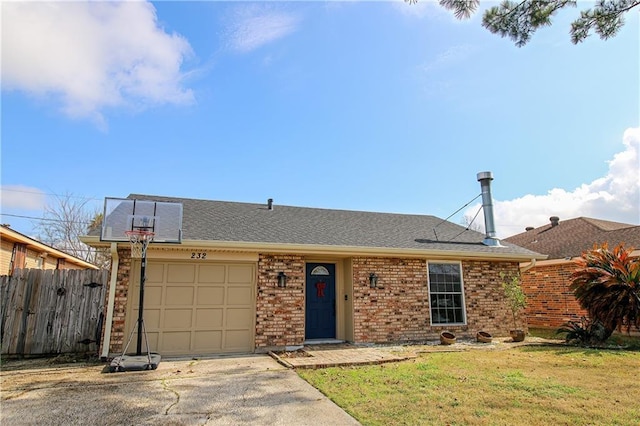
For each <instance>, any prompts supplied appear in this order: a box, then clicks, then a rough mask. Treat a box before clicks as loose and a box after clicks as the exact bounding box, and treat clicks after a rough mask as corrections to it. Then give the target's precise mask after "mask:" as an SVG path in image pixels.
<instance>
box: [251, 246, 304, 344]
mask: <svg viewBox="0 0 640 426" xmlns="http://www.w3.org/2000/svg"><path fill="white" fill-rule="evenodd" d="M304 267H305V261H304V258H303V257H302V256H298V255H279V254H261V255H260V256H259V260H258V283H257V284H258V288H257V297H256V334H255V345H256V351H257V352H264V351H266V350H269V349H279V348H286V347H288V346H301V345H302V344H303V343H304V323H305V314H304V281H305V274H304ZM280 271H282V272H284V273H285V274H286V275H287V286H286V287H285V288H280V287H278V272H280Z"/></svg>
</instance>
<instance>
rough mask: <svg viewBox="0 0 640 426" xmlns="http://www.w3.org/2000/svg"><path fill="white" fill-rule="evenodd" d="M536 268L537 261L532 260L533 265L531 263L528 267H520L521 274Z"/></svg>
mask: <svg viewBox="0 0 640 426" xmlns="http://www.w3.org/2000/svg"><path fill="white" fill-rule="evenodd" d="M534 266H536V259H531V263H529V264H528V265H526V266H521V267H520V273H523V272H527V271H528V270H529V269H531V268H533V267H534Z"/></svg>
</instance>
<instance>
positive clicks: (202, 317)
mask: <svg viewBox="0 0 640 426" xmlns="http://www.w3.org/2000/svg"><path fill="white" fill-rule="evenodd" d="M223 321H224V309H223V308H212V309H198V310H196V329H198V330H203V329H207V328H208V329H212V328H220V329H221V328H222V327H223V325H224V324H223Z"/></svg>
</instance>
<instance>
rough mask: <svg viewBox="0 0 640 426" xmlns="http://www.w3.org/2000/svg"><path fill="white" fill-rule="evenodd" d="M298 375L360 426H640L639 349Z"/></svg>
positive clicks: (475, 357)
mask: <svg viewBox="0 0 640 426" xmlns="http://www.w3.org/2000/svg"><path fill="white" fill-rule="evenodd" d="M298 373H299V374H300V376H301V377H303V378H304V379H305V380H307V381H308V382H309V383H311V384H312V385H313V386H315V387H316V388H318V389H320V391H322V392H323V393H324V394H325V395H327V396H328V397H329V398H330V399H332V400H333V401H334V402H336V403H337V404H338V405H339V406H341V407H342V408H344V409H345V410H346V411H347V412H349V413H350V414H351V415H352V416H353V417H355V418H356V419H358V420H359V421H360V422H361V423H362V424H364V425H633V426H638V425H639V424H640V352H638V351H629V350H627V351H621V350H596V349H583V348H574V347H562V346H557V347H554V346H549V347H544V346H543V347H540V346H536V347H533V346H523V347H520V348H510V349H507V350H500V351H492V350H471V351H464V352H444V353H442V352H441V353H437V352H433V353H425V354H422V355H421V356H420V357H418V358H417V359H415V360H412V361H405V362H400V363H391V364H381V365H376V366H363V367H349V368H327V369H318V370H300V371H299V372H298Z"/></svg>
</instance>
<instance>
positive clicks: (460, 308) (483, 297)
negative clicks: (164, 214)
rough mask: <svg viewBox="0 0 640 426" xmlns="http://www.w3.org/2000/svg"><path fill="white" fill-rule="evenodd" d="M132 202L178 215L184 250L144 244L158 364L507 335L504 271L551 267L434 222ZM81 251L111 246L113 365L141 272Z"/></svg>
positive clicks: (121, 254) (130, 325)
mask: <svg viewBox="0 0 640 426" xmlns="http://www.w3.org/2000/svg"><path fill="white" fill-rule="evenodd" d="M129 199H136V200H155V201H161V202H179V203H182V205H183V208H184V214H183V222H182V242H181V244H157V243H152V244H151V245H150V246H149V248H148V250H147V254H146V256H147V262H146V267H145V269H146V280H145V298H144V318H145V319H144V326H145V329H146V331H147V334H148V336H149V342H150V344H149V346H150V347H151V349H152V350H154V351H157V352H159V353H160V354H162V355H204V354H215V353H233V352H235V353H252V352H266V351H269V350H278V349H291V348H297V347H301V346H302V345H303V344H304V343H305V342H307V343H308V342H310V341H313V342H335V341H349V342H355V343H390V342H417V341H423V342H424V341H427V340H428V339H437V338H438V336H439V334H440V333H441V332H442V331H445V330H446V331H452V332H454V333H456V334H457V335H458V336H459V337H475V334H476V332H477V331H480V330H484V331H488V332H489V333H492V334H493V335H495V336H506V335H508V333H509V329H510V328H513V322H512V321H511V314H510V312H509V309H508V307H507V305H506V303H505V299H504V295H503V290H502V287H501V278H500V273H501V272H506V273H517V272H518V270H519V265H520V263H521V262H527V261H528V262H531V261H532V260H534V259H544V258H546V256H543V255H540V254H539V253H536V252H533V251H530V250H527V249H523V248H521V247H517V246H515V245H512V244H504V246H502V245H500V244H498V243H499V242H498V241H497V240H495V238H493V237H492V235H491V233H487V235H486V236H485V235H483V234H480V233H478V232H475V231H471V230H465V228H464V227H461V226H459V225H455V224H452V223H450V222H446V221H443V220H442V219H439V218H437V217H434V216H424V215H408V214H389V213H373V212H362V211H344V210H329V209H318V208H302V207H290V206H280V205H274V204H273V203H272V200H269V202H268V203H267V204H248V203H237V202H222V201H209V200H196V199H184V198H168V197H157V196H146V195H130V196H129ZM436 235H437V237H436ZM493 235H495V234H493ZM82 240H83V241H84V242H85V243H88V244H90V245H92V246H96V247H100V246H102V247H105V246H108V245H111V252H112V253H113V262H112V274H111V276H112V279H111V283H110V288H109V291H108V295H109V296H108V301H107V303H106V306H107V312H106V321H105V333H104V337H103V346H102V355H103V357H111V356H114V355H119V354H120V353H121V351H122V350H123V345H124V344H126V342H127V341H128V340H129V339H130V337H131V336H133V334H135V333H133V334H132V333H131V330H135V326H136V320H137V317H138V309H137V308H138V304H139V298H138V293H139V281H140V279H139V276H140V275H139V274H140V261H138V260H134V261H133V262H132V261H131V257H130V246H129V244H128V243H126V242H121V243H115V242H111V243H109V242H105V241H100V237H98V236H87V237H83V238H82ZM487 240H490V241H487ZM483 241H484V243H483ZM485 243H487V244H491V243H497V244H495V245H485ZM285 277H286V278H285ZM133 341H134V342H135V339H133ZM134 346H135V345H134ZM130 350H131V348H130V349H129V351H130Z"/></svg>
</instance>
